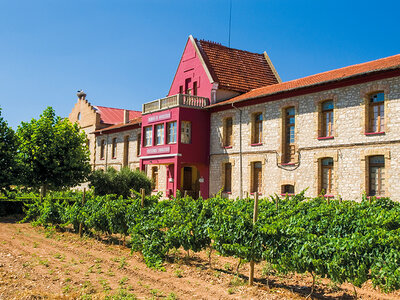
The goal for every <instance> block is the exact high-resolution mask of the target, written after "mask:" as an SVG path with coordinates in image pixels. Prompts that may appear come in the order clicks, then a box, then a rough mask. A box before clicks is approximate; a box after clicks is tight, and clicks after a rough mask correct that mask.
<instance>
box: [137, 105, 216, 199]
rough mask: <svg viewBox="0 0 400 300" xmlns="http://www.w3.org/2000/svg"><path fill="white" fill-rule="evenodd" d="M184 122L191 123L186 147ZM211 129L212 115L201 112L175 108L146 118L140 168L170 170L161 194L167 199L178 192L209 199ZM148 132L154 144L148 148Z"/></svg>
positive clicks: (201, 110)
mask: <svg viewBox="0 0 400 300" xmlns="http://www.w3.org/2000/svg"><path fill="white" fill-rule="evenodd" d="M184 122H186V124H187V123H188V122H189V124H190V128H191V130H190V141H189V142H188V141H185V142H186V143H185V142H184V141H182V133H181V131H182V126H183V124H182V123H184ZM209 126H210V119H209V112H208V111H206V110H203V109H199V108H189V107H174V108H171V109H166V110H162V111H157V112H154V113H150V114H145V115H143V117H142V143H141V144H142V147H141V159H140V167H141V170H144V168H145V165H166V166H167V171H166V172H167V174H166V178H167V183H166V191H162V192H164V195H166V196H167V197H169V196H171V195H174V196H176V191H177V190H181V191H182V193H183V192H184V191H188V193H189V194H191V195H192V196H194V197H197V196H198V195H199V192H201V195H202V196H203V197H208V187H209V170H208V165H209V161H208V160H209V149H210V147H209V146H210V145H209V140H210V138H209V132H210V128H209ZM149 129H151V143H149V142H147V144H146V138H147V139H148V141H149V140H150V139H149V133H147V135H146V131H147V130H149ZM160 137H162V138H160ZM175 137H176V138H175ZM171 140H172V141H171ZM185 181H186V182H185ZM187 181H189V182H187Z"/></svg>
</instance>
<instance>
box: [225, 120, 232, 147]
mask: <svg viewBox="0 0 400 300" xmlns="http://www.w3.org/2000/svg"><path fill="white" fill-rule="evenodd" d="M224 123H225V124H224V146H225V147H229V146H232V126H233V124H232V123H233V122H232V118H226V119H225V122H224Z"/></svg>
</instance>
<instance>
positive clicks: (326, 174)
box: [320, 157, 333, 195]
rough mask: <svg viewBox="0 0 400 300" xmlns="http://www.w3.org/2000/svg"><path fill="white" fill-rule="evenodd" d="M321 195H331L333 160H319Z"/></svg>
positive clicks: (327, 158)
mask: <svg viewBox="0 0 400 300" xmlns="http://www.w3.org/2000/svg"><path fill="white" fill-rule="evenodd" d="M320 186H321V189H320V190H321V191H320V192H321V193H322V194H323V195H331V194H332V193H333V158H331V157H326V158H323V159H321V185H320Z"/></svg>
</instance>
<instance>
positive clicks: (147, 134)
mask: <svg viewBox="0 0 400 300" xmlns="http://www.w3.org/2000/svg"><path fill="white" fill-rule="evenodd" d="M152 145H153V130H152V128H151V126H148V127H145V128H144V146H145V147H149V146H152Z"/></svg>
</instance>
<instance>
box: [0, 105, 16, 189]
mask: <svg viewBox="0 0 400 300" xmlns="http://www.w3.org/2000/svg"><path fill="white" fill-rule="evenodd" d="M17 147H18V143H17V137H16V135H15V132H14V130H12V128H11V127H9V126H8V124H7V122H6V121H5V120H4V119H3V118H2V117H1V108H0V190H3V189H5V188H6V189H7V188H9V187H10V185H12V184H15V183H16V182H15V180H16V179H15V174H16V169H17V160H16V156H17Z"/></svg>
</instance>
